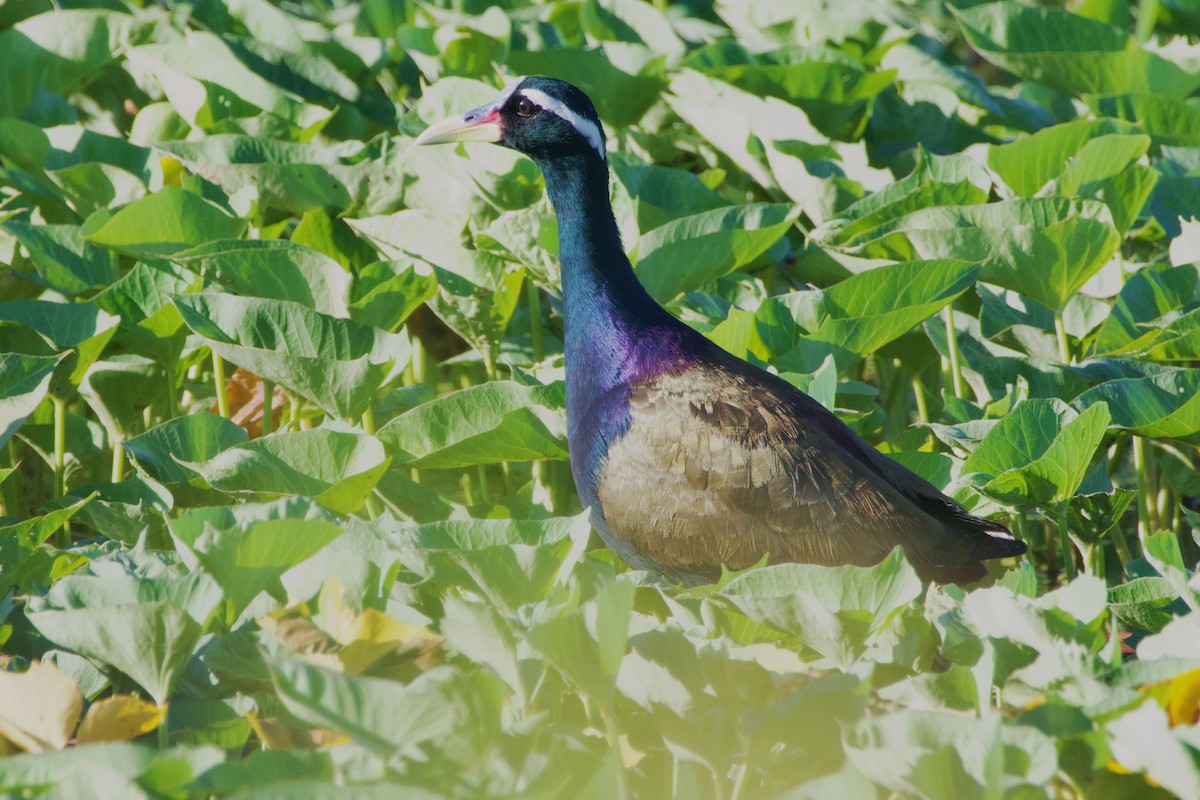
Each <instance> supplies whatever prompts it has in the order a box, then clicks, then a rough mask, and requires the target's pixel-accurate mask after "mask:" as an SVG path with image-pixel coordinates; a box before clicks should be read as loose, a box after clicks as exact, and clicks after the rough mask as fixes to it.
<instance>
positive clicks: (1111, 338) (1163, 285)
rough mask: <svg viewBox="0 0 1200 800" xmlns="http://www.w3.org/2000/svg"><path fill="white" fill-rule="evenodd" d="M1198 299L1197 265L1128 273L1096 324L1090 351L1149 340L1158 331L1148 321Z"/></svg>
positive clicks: (1112, 349) (1188, 306)
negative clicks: (1101, 320)
mask: <svg viewBox="0 0 1200 800" xmlns="http://www.w3.org/2000/svg"><path fill="white" fill-rule="evenodd" d="M1198 303H1200V268H1198V267H1195V266H1184V267H1175V268H1173V269H1163V270H1153V269H1145V270H1141V271H1139V272H1137V273H1136V274H1134V275H1132V276H1131V277H1130V278H1129V280H1128V281H1126V282H1125V285H1124V286H1122V287H1121V293H1120V295H1118V297H1117V301H1116V303H1115V304H1114V305H1113V309H1112V313H1111V314H1110V315H1109V316H1108V318H1107V319H1106V320H1105V321H1104V324H1103V325H1102V326H1101V327H1100V333H1099V334H1098V335H1097V336H1096V341H1095V345H1094V352H1095V353H1096V354H1097V355H1102V354H1107V353H1119V352H1123V351H1124V350H1126V349H1128V348H1130V347H1131V346H1138V345H1135V344H1134V343H1139V342H1145V341H1147V340H1149V341H1153V340H1154V339H1156V338H1157V337H1158V336H1159V332H1158V331H1157V330H1155V329H1154V328H1153V327H1151V326H1150V324H1149V323H1152V322H1154V321H1155V320H1157V319H1160V318H1161V317H1163V316H1164V315H1166V314H1168V313H1170V312H1173V311H1176V310H1177V309H1186V310H1190V309H1191V308H1192V307H1194V306H1196V305H1197V304H1198Z"/></svg>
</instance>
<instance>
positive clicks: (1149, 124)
mask: <svg viewBox="0 0 1200 800" xmlns="http://www.w3.org/2000/svg"><path fill="white" fill-rule="evenodd" d="M1086 99H1087V103H1088V105H1089V106H1091V107H1092V110H1093V111H1094V112H1095V113H1097V114H1103V115H1104V116H1107V117H1118V118H1120V119H1124V120H1129V121H1130V122H1132V123H1137V125H1138V126H1139V127H1141V129H1142V130H1143V131H1145V132H1146V133H1147V134H1149V135H1150V138H1151V139H1153V140H1154V143H1155V144H1156V145H1159V146H1163V145H1167V146H1176V147H1197V146H1200V109H1197V108H1196V106H1195V105H1192V104H1189V103H1188V102H1187V101H1186V100H1181V99H1179V98H1177V97H1172V96H1170V95H1166V94H1148V93H1146V94H1141V93H1127V94H1113V95H1095V96H1089V97H1088V98H1086Z"/></svg>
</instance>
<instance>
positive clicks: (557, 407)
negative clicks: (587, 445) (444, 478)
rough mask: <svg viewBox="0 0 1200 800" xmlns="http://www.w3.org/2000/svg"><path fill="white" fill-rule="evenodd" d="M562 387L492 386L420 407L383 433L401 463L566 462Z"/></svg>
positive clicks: (500, 383)
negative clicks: (550, 460)
mask: <svg viewBox="0 0 1200 800" xmlns="http://www.w3.org/2000/svg"><path fill="white" fill-rule="evenodd" d="M564 402H565V401H564V400H563V395H562V387H561V386H560V385H557V384H554V385H550V386H521V385H520V384H517V383H513V382H511V381H491V382H489V383H485V384H481V385H479V386H472V387H470V388H467V389H462V390H460V391H457V392H452V393H450V394H448V395H445V396H444V397H439V398H438V399H436V400H431V401H430V402H428V403H424V404H422V405H419V406H417V407H416V408H414V409H412V410H411V411H408V412H406V413H404V414H401V415H400V416H398V417H396V418H395V419H393V420H392V421H390V422H389V423H388V424H387V425H384V426H383V427H382V428H380V429H379V432H378V434H377V436H378V437H379V441H381V442H383V444H384V446H385V447H386V448H387V450H388V452H389V453H391V454H392V456H393V458H394V459H395V462H396V463H397V464H410V465H412V466H417V467H437V468H442V469H445V468H450V467H464V466H470V465H472V464H495V463H500V462H504V461H531V460H536V459H544V458H545V459H565V458H566V457H567V450H566V442H565V437H566V421H565V418H564V416H563V411H562V409H563V406H564Z"/></svg>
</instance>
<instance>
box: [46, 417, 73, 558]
mask: <svg viewBox="0 0 1200 800" xmlns="http://www.w3.org/2000/svg"><path fill="white" fill-rule="evenodd" d="M50 399H51V402H52V403H53V404H54V496H55V497H62V496H63V495H65V494H66V493H67V469H66V463H67V401H66V400H63V399H62V398H60V397H55V396H54V395H51V396H50ZM58 546H59V547H62V548H66V547H70V546H71V523H69V522H64V523H63V525H62V527H61V528H59V530H58Z"/></svg>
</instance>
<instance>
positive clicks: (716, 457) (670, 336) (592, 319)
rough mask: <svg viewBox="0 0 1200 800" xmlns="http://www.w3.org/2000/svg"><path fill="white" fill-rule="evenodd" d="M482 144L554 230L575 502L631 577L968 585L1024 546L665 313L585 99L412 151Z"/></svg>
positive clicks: (453, 123) (469, 125) (516, 93)
mask: <svg viewBox="0 0 1200 800" xmlns="http://www.w3.org/2000/svg"><path fill="white" fill-rule="evenodd" d="M445 142H492V143H495V144H499V145H501V146H504V147H508V148H512V149H514V150H517V151H519V152H521V153H524V154H525V155H526V156H528V157H529V158H530V159H532V160H533V162H534V163H535V164H536V165H537V167H538V168H539V169H540V170H541V172H542V175H543V178H544V180H545V186H546V192H547V194H548V195H549V198H550V203H551V205H552V206H553V208H554V212H555V214H556V216H557V219H558V231H559V234H558V241H559V254H558V256H559V263H560V267H561V274H562V313H563V325H564V341H563V349H564V360H565V372H566V378H565V380H566V413H567V444H568V452H569V454H570V462H571V473H572V476H573V477H574V480H575V486H576V489H577V491H578V494H579V498H580V501H581V502H582V504H583V505H584V506H585V507H586V508H588V509H590V514H591V521H592V525H593V527H594V528H595V530H596V531H597V533H598V534H599V535H600V538H601V539H602V540H603V541H604V543H605V544H606V545H607V546H608V547H609V548H611V549H612V550H614V551H615V552H616V553H617V555H619V556H620V557H621V558H622V559H623V560H624V561H625V562H626V563H627V564H628V565H629V566H630V567H632V568H635V569H644V570H652V571H654V572H657V573H659V574H661V575H663V576H664V577H666V578H667V579H669V580H671V581H673V582H676V583H680V584H683V585H684V586H696V585H701V584H705V583H712V582H715V581H717V580H719V579H720V577H721V575H722V570H723V569H727V570H735V571H736V570H742V569H747V568H749V567H752V566H754V565H756V564H759V563H761V562H762V561H763V559H764V558H765V559H767V560H768V561H769V562H770V563H783V562H799V563H810V564H822V565H827V566H843V565H855V566H860V567H866V566H873V565H876V564H878V563H880V562H881V561H882V560H883V559H885V558H886V557H887V556H888V555H889V554H890V553H891V552H892V550H893V549H895V547H896V546H902V547H903V548H904V551H905V554H906V556H907V558H908V560H909V563H911V564H912V566H913V568H914V569H915V571H916V573H917V575H918V576H919V577H920V578H921V579H922V580H924V581H934V582H937V583H957V584H963V585H965V584H969V583H973V582H975V581H978V580H979V579H981V578H983V577H984V576H985V575H986V574H987V569H986V567H985V566H984V564H983V563H982V562H983V561H985V560H987V559H994V558H1003V557H1008V556H1019V555H1021V554H1022V553H1024V552H1025V550H1026V547H1025V544H1024V543H1023V542H1021V541H1020V540H1018V539H1016V538H1014V537H1013V535H1012V533H1011V532H1010V531H1009V530H1008V529H1007V528H1006V527H1004V526H1003V525H1001V524H999V523H996V522H993V521H990V520H987V519H984V518H981V517H978V516H975V515H973V514H971V513H969V512H968V511H967V510H966V509H964V508H963V507H962V506H961V505H959V504H958V503H957V502H955V501H954V500H952V499H951V498H949V497H947V496H946V495H945V494H943V493H942V492H940V491H939V490H938V489H937V488H936V487H935V486H933V485H932V484H931V483H929V482H928V481H926V480H925V479H923V478H921V477H920V476H918V475H916V474H915V473H913V472H911V471H909V470H908V469H907V468H905V467H904V466H902V465H900V464H899V463H897V462H895V461H893V460H892V459H890V458H888V457H887V456H885V455H884V454H882V453H880V452H879V451H878V450H876V449H875V448H874V447H872V446H870V445H869V444H868V443H867V442H866V441H865V440H863V439H862V438H861V437H860V436H859V435H858V434H856V433H855V432H854V431H852V430H851V429H850V428H849V427H847V426H846V425H845V423H843V422H842V421H841V420H839V419H838V418H837V416H835V415H834V414H833V413H831V412H830V411H828V410H827V409H826V408H825V407H824V406H822V405H821V404H820V403H818V402H816V401H815V400H813V399H812V398H811V397H809V396H808V395H806V394H805V393H804V392H802V391H800V390H799V389H797V388H796V387H794V386H792V385H791V384H790V383H788V382H787V381H785V380H783V379H782V378H780V377H778V376H777V375H772V374H771V373H769V372H767V371H766V370H764V369H761V368H759V367H756V366H754V365H752V364H749V363H747V362H745V361H743V360H741V359H739V358H737V357H736V356H734V355H732V354H730V353H728V352H726V351H725V350H723V349H721V348H720V347H719V346H717V345H716V344H715V343H713V342H712V341H710V340H709V339H708V338H706V337H705V336H704V335H702V334H701V333H699V332H698V331H696V330H694V329H693V328H691V327H689V326H688V325H686V324H684V323H683V322H681V321H680V320H678V319H677V318H675V317H674V316H673V315H672V314H671V313H670V312H668V311H667V310H666V309H665V308H663V307H662V306H660V305H659V304H658V303H657V302H656V301H655V300H654V299H653V298H651V296H650V295H649V294H648V293H647V292H646V290H645V289H644V288H643V287H642V285H641V284H640V283H639V282H638V279H637V276H636V274H635V272H634V270H633V267H632V265H631V264H630V262H629V260H628V258H627V257H626V255H625V251H624V249H623V247H622V245H621V237H620V234H619V231H618V228H617V223H616V220H615V217H614V215H613V210H612V205H611V203H610V200H609V172H608V156H607V149H606V139H605V134H604V128H603V126H602V125H601V122H600V117H599V116H598V114H597V112H596V108H595V106H594V105H593V104H592V101H591V99H590V98H589V97H588V96H587V94H585V93H584V92H583V91H582V90H580V89H579V88H577V87H576V86H574V85H572V84H570V83H567V82H565V81H562V80H558V79H554V78H548V77H538V76H534V77H524V78H520V79H517V80H515V81H513V82H511V83H510V84H509V85H508V88H506V89H505V90H504V91H503V92H502V93H501V94H500V95H499V96H498V97H496V98H495V99H494V100H493V101H491V102H490V103H487V104H485V105H483V106H480V107H478V108H475V109H472V110H470V111H467V112H466V113H464V114H462V115H461V116H453V117H449V118H447V119H444V120H442V121H440V122H437V123H435V124H433V125H432V126H430V127H429V128H427V129H426V130H425V131H424V132H422V133H421V134H420V135H419V136H418V137H417V138H416V140H415V142H414V144H415V145H432V144H437V143H445Z"/></svg>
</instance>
